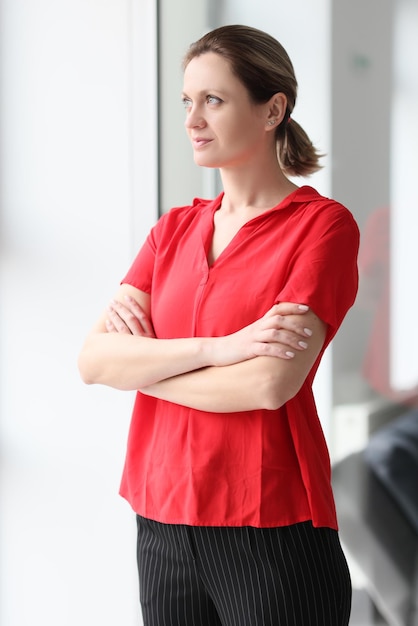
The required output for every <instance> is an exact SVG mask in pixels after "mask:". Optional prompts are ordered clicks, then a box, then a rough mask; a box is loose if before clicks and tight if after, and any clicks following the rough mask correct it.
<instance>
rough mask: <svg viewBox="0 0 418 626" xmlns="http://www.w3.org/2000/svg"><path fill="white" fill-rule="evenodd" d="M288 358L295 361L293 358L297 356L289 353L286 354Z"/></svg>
mask: <svg viewBox="0 0 418 626" xmlns="http://www.w3.org/2000/svg"><path fill="white" fill-rule="evenodd" d="M286 356H288V357H289V359H293V357H294V356H295V353H294V352H290V351H288V352H286Z"/></svg>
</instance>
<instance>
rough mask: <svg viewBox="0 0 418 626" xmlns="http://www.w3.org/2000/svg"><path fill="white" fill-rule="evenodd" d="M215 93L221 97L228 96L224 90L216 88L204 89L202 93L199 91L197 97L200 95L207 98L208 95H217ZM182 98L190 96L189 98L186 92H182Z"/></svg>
mask: <svg viewBox="0 0 418 626" xmlns="http://www.w3.org/2000/svg"><path fill="white" fill-rule="evenodd" d="M215 92H216V93H217V94H219V95H226V94H227V92H226V91H223V90H222V89H217V88H216V87H215V88H212V89H202V90H201V91H199V92H198V93H197V95H198V96H207V95H208V94H212V93H213V94H215ZM180 97H181V98H190V96H189V95H187V93H186V92H185V91H182V92H181V96H180Z"/></svg>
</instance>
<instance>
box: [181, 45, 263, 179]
mask: <svg viewBox="0 0 418 626" xmlns="http://www.w3.org/2000/svg"><path fill="white" fill-rule="evenodd" d="M182 97H183V102H184V106H185V109H186V121H185V127H186V130H187V133H188V135H189V138H190V141H191V143H192V147H193V152H194V160H195V162H196V163H197V164H198V165H203V166H206V167H218V168H230V167H242V166H244V165H248V164H249V163H251V160H253V159H257V155H258V153H259V151H261V150H265V149H266V144H267V141H270V137H271V133H268V132H267V128H268V127H267V120H268V112H269V105H268V104H266V105H264V104H262V105H256V104H254V103H252V102H251V100H250V96H249V94H248V91H247V89H246V88H245V87H244V85H243V84H242V83H241V82H240V80H239V79H238V78H237V77H236V76H235V75H234V74H233V73H232V71H231V68H230V65H229V62H228V61H226V60H225V59H224V58H223V57H221V56H220V55H219V54H215V53H213V52H207V53H205V54H202V55H201V56H198V57H195V58H194V59H192V60H191V61H190V63H189V64H188V65H187V67H186V69H185V72H184V84H183V95H182ZM268 135H270V137H268Z"/></svg>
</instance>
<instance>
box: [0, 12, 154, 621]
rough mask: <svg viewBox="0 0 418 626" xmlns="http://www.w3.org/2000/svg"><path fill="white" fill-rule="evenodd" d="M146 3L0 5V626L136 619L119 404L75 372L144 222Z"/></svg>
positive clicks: (150, 110)
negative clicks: (122, 476) (120, 491)
mask: <svg viewBox="0 0 418 626" xmlns="http://www.w3.org/2000/svg"><path fill="white" fill-rule="evenodd" d="M154 4H155V3H154V2H153V1H152V0H149V1H147V0H106V1H104V0H1V4H0V7H1V15H0V24H1V33H0V41H1V47H2V50H1V81H2V83H1V137H2V146H1V170H0V178H1V181H0V182H1V212H2V213H1V219H2V224H1V226H2V230H1V361H0V372H1V379H0V383H1V441H2V444H1V446H2V449H1V458H2V468H1V502H0V507H1V511H2V514H1V545H0V554H1V588H0V590H1V598H0V622H1V624H2V626H29V625H30V626H37V625H38V624H39V625H42V626H57V625H58V624H59V626H67V625H68V626H70V625H71V626H74V624H77V626H91V625H92V624H100V625H101V626H107V625H108V626H114V625H115V624H124V625H127V626H129V624H132V625H133V624H139V623H141V622H140V617H139V608H138V600H137V596H138V592H137V582H136V569H135V540H136V537H135V523H134V515H133V513H132V512H131V510H130V508H129V506H128V505H127V504H126V503H125V502H124V501H123V500H122V499H121V498H120V497H119V496H118V488H119V478H120V474H121V470H122V463H123V457H124V450H125V440H126V435H127V428H128V423H129V417H130V410H131V404H132V400H133V398H132V396H131V395H130V394H122V393H119V392H116V391H113V390H109V389H105V388H93V387H85V386H84V385H83V384H82V383H81V381H80V379H79V376H78V372H77V367H76V360H77V354H78V352H79V349H80V347H81V344H82V341H83V340H84V337H85V335H86V333H87V331H88V329H89V327H90V326H91V324H92V323H93V321H94V320H95V319H96V317H97V316H98V315H99V313H100V311H101V309H102V308H103V306H105V304H106V301H107V299H108V298H110V296H111V295H112V294H113V292H114V291H115V289H116V288H117V285H118V283H119V280H120V278H121V277H122V276H123V274H124V272H125V270H126V269H127V267H128V264H129V263H130V261H131V259H132V257H133V254H134V251H135V250H136V248H137V247H138V245H139V243H140V242H141V240H142V239H143V237H144V236H145V234H146V232H148V230H149V227H150V225H151V224H152V223H153V222H154V221H155V219H156V206H157V198H156V110H157V107H156V97H155V95H156V94H155V80H156V72H155V67H156V63H155V11H154ZM140 194H141V197H140Z"/></svg>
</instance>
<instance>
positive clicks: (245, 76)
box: [183, 25, 323, 176]
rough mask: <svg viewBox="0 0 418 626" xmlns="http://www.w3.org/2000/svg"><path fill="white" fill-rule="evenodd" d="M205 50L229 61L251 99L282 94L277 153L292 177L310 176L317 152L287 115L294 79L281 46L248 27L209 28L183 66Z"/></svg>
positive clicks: (316, 163)
mask: <svg viewBox="0 0 418 626" xmlns="http://www.w3.org/2000/svg"><path fill="white" fill-rule="evenodd" d="M206 52H215V53H216V54H219V55H221V56H222V57H223V58H224V59H226V60H227V61H229V63H230V64H231V68H232V71H233V72H234V74H235V75H236V76H237V78H238V79H239V80H240V81H241V82H242V83H243V85H244V86H245V87H246V88H247V90H248V92H249V94H250V97H251V99H252V101H253V102H254V103H256V104H261V103H265V102H267V101H268V100H270V98H271V97H272V96H273V95H274V94H276V93H284V94H285V96H286V98H287V108H286V113H285V116H284V118H283V120H282V122H281V123H280V124H279V126H278V127H277V129H276V141H277V155H278V159H279V162H280V165H281V167H282V168H283V170H284V171H285V172H286V173H287V174H290V175H293V176H309V174H312V173H313V172H316V171H317V170H319V169H320V168H321V167H322V166H321V165H320V164H319V159H320V157H321V156H323V155H321V154H319V153H318V152H317V150H316V148H315V146H314V145H313V144H312V141H311V140H310V139H309V137H308V135H307V134H306V133H305V131H304V130H303V128H302V127H301V126H300V125H299V124H298V123H297V122H295V120H294V119H293V118H291V117H290V115H291V113H292V111H293V108H294V106H295V102H296V95H297V87H298V85H297V81H296V77H295V72H294V69H293V65H292V62H291V60H290V58H289V56H288V54H287V52H286V50H285V49H284V48H283V46H282V45H281V44H280V43H279V42H278V41H277V40H276V39H275V38H274V37H272V36H271V35H268V34H267V33H265V32H263V31H262V30H258V29H256V28H252V27H250V26H241V25H228V26H221V27H219V28H216V29H215V30H212V31H210V32H209V33H207V34H206V35H204V36H203V37H201V38H200V39H199V40H198V41H195V42H194V43H192V44H191V46H190V47H189V49H188V51H187V52H186V55H185V57H184V59H183V69H185V68H186V66H187V65H188V64H189V62H190V61H191V60H192V59H194V58H195V57H198V56H200V55H202V54H205V53H206Z"/></svg>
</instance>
